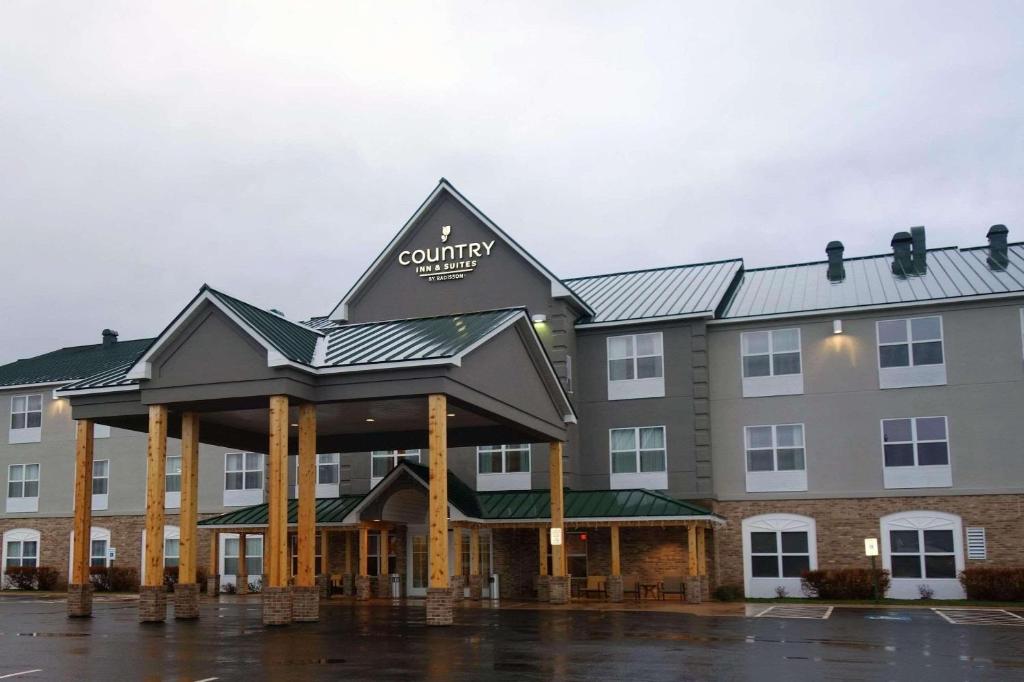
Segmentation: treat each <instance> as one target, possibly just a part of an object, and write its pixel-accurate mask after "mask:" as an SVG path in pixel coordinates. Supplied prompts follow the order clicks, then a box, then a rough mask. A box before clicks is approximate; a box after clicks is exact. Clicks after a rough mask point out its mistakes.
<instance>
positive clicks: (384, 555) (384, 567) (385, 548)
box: [377, 528, 391, 593]
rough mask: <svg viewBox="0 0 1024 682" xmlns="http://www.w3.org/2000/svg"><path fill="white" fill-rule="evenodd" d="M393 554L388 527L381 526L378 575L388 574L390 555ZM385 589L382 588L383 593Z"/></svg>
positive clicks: (378, 548) (378, 547) (378, 542)
mask: <svg viewBox="0 0 1024 682" xmlns="http://www.w3.org/2000/svg"><path fill="white" fill-rule="evenodd" d="M390 554H391V545H390V544H389V542H388V529H387V528H381V529H380V532H379V533H378V535H377V575H379V576H385V575H388V556H389V555H390ZM383 592H384V589H383V588H381V593H383Z"/></svg>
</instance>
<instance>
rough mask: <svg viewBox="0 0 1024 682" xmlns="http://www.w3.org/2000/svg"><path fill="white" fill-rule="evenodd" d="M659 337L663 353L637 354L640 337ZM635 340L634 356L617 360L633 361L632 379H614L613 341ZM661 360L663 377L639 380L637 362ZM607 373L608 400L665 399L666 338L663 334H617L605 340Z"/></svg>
mask: <svg viewBox="0 0 1024 682" xmlns="http://www.w3.org/2000/svg"><path fill="white" fill-rule="evenodd" d="M648 335H650V336H657V337H658V345H659V346H660V347H661V353H659V354H657V355H640V354H639V353H638V352H637V342H636V341H637V337H638V336H648ZM626 337H629V338H632V339H633V355H632V356H631V357H629V358H616V359H618V360H630V359H631V360H632V361H633V378H632V379H612V371H611V363H612V360H613V358H612V352H611V350H612V341H613V340H614V339H622V338H626ZM654 357H660V358H661V376H658V377H647V378H644V379H638V378H637V367H636V365H637V360H638V359H639V358H654ZM605 372H606V376H607V378H608V400H635V399H637V398H663V397H665V336H664V334H663V333H662V332H639V333H636V334H616V335H614V336H609V337H607V338H605Z"/></svg>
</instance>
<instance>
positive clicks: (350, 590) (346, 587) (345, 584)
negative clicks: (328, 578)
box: [341, 573, 356, 597]
mask: <svg viewBox="0 0 1024 682" xmlns="http://www.w3.org/2000/svg"><path fill="white" fill-rule="evenodd" d="M341 593H342V594H343V595H345V596H346V597H352V596H354V595H355V593H356V577H355V576H354V575H352V574H351V573H346V574H345V575H343V576H341Z"/></svg>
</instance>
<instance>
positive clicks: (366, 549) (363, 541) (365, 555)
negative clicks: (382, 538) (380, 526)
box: [359, 526, 370, 577]
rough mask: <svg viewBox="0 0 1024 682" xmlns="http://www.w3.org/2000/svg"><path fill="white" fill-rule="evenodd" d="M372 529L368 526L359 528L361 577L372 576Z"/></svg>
mask: <svg viewBox="0 0 1024 682" xmlns="http://www.w3.org/2000/svg"><path fill="white" fill-rule="evenodd" d="M369 553H370V529H369V528H368V527H367V526H360V527H359V576H360V577H366V576H368V575H370V570H369V569H370V557H369Z"/></svg>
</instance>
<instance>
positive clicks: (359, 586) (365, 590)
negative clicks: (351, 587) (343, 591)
mask: <svg viewBox="0 0 1024 682" xmlns="http://www.w3.org/2000/svg"><path fill="white" fill-rule="evenodd" d="M355 582H356V599H358V600H359V601H365V600H367V599H369V598H370V576H368V575H357V576H356V580H355Z"/></svg>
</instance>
